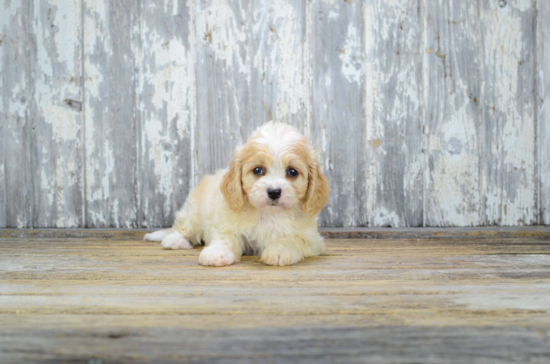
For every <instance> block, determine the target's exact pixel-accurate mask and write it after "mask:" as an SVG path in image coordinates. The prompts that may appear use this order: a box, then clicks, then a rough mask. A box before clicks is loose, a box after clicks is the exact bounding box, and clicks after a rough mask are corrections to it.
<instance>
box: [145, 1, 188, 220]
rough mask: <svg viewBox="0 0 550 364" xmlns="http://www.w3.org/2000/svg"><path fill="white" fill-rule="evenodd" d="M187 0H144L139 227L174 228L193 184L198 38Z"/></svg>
mask: <svg viewBox="0 0 550 364" xmlns="http://www.w3.org/2000/svg"><path fill="white" fill-rule="evenodd" d="M192 9H193V6H192V4H191V3H190V2H187V1H181V0H180V1H177V0H165V1H162V2H159V1H142V2H141V9H140V12H141V14H140V16H141V23H140V26H141V29H140V37H141V38H140V42H141V43H140V46H139V54H137V59H138V63H139V85H138V88H137V95H138V98H139V111H140V113H141V126H140V133H141V139H140V140H139V142H140V154H139V158H140V162H139V170H138V171H139V173H138V176H139V178H138V183H139V186H140V191H139V193H140V195H139V196H140V200H139V216H140V220H139V225H140V226H144V227H153V226H170V225H171V224H172V223H173V220H174V213H175V211H176V210H177V209H179V208H180V207H181V205H182V203H183V201H185V197H186V196H187V194H188V193H189V191H190V188H191V187H192V184H193V180H194V178H193V174H194V171H193V168H194V166H193V159H192V155H193V153H192V152H193V136H194V128H195V120H196V98H195V96H196V95H195V94H196V89H195V67H194V66H195V38H194V29H193V28H194V23H193V15H192V13H191V11H192Z"/></svg>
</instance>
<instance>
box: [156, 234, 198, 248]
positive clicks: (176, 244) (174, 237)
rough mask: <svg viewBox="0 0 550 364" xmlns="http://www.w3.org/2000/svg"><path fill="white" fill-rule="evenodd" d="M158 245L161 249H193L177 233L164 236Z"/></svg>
mask: <svg viewBox="0 0 550 364" xmlns="http://www.w3.org/2000/svg"><path fill="white" fill-rule="evenodd" d="M160 245H161V246H162V248H163V249H173V250H176V249H193V246H192V245H191V244H189V242H188V241H187V239H185V238H184V237H183V235H181V234H180V233H179V232H178V231H174V232H172V233H170V234H168V235H166V236H165V237H164V239H162V242H161V243H160Z"/></svg>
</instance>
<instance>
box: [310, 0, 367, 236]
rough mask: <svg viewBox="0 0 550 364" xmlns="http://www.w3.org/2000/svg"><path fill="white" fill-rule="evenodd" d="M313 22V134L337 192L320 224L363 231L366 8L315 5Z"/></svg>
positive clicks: (347, 3) (326, 3)
mask: <svg viewBox="0 0 550 364" xmlns="http://www.w3.org/2000/svg"><path fill="white" fill-rule="evenodd" d="M309 21H310V22H311V39H310V46H311V57H312V62H313V71H312V76H313V83H312V129H313V130H314V133H313V135H314V139H315V140H317V141H318V142H319V141H320V144H321V146H322V150H323V156H322V162H323V168H324V172H325V174H326V175H327V177H328V178H329V180H330V182H331V189H332V191H331V194H330V199H329V202H328V204H327V206H326V207H325V209H324V210H323V212H322V214H321V218H320V223H321V225H322V226H334V227H340V226H345V227H351V226H362V225H365V224H366V220H367V216H366V214H365V213H364V206H366V193H365V191H366V181H365V180H366V171H365V168H366V165H365V163H361V162H360V161H361V160H364V156H365V154H366V149H365V144H364V142H365V136H366V131H365V127H366V121H365V120H366V118H365V66H364V60H365V42H364V22H363V5H362V2H360V1H339V2H334V1H328V0H326V1H325V0H322V1H315V2H313V3H312V5H311V7H310V11H309ZM316 130H317V131H316ZM317 133H318V134H317ZM358 212H359V213H358Z"/></svg>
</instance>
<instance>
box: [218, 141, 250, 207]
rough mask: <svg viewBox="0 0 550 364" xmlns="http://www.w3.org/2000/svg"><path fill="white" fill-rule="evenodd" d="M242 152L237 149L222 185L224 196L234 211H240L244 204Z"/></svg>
mask: <svg viewBox="0 0 550 364" xmlns="http://www.w3.org/2000/svg"><path fill="white" fill-rule="evenodd" d="M241 174H242V172H241V160H240V152H239V151H237V152H236V153H235V155H234V156H233V159H232V160H231V164H230V165H229V170H228V171H227V172H226V173H225V175H224V176H223V179H222V183H221V185H220V189H221V191H222V194H223V197H224V198H225V201H226V202H227V204H228V205H229V208H230V209H231V211H233V212H239V211H241V210H242V208H243V206H244V192H243V186H242V182H241Z"/></svg>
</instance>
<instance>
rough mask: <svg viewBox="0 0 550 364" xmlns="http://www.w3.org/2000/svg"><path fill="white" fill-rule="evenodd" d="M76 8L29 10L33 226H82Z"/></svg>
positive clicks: (47, 4) (45, 5)
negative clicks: (31, 40)
mask: <svg viewBox="0 0 550 364" xmlns="http://www.w3.org/2000/svg"><path fill="white" fill-rule="evenodd" d="M81 10H82V2H81V1H80V0H64V1H36V2H33V8H32V10H31V11H32V34H33V42H32V48H31V57H32V58H31V62H32V65H31V69H32V78H31V80H32V82H33V86H32V88H33V91H34V92H33V94H32V95H31V98H32V99H31V100H32V107H31V109H30V110H29V111H30V112H31V122H32V130H33V132H32V138H33V139H32V160H33V168H32V170H31V171H32V173H33V181H34V183H33V185H34V197H33V198H34V205H33V209H32V210H33V218H32V224H33V226H41V227H42V226H43V227H60V228H62V227H73V226H82V216H83V215H82V214H83V209H82V206H83V201H82V188H83V183H82V154H83V148H82V123H83V119H82V102H81V100H82V74H81V71H82V57H81V55H82V48H81V47H82V42H81V41H80V40H81V35H82V23H81V18H82V17H81Z"/></svg>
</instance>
